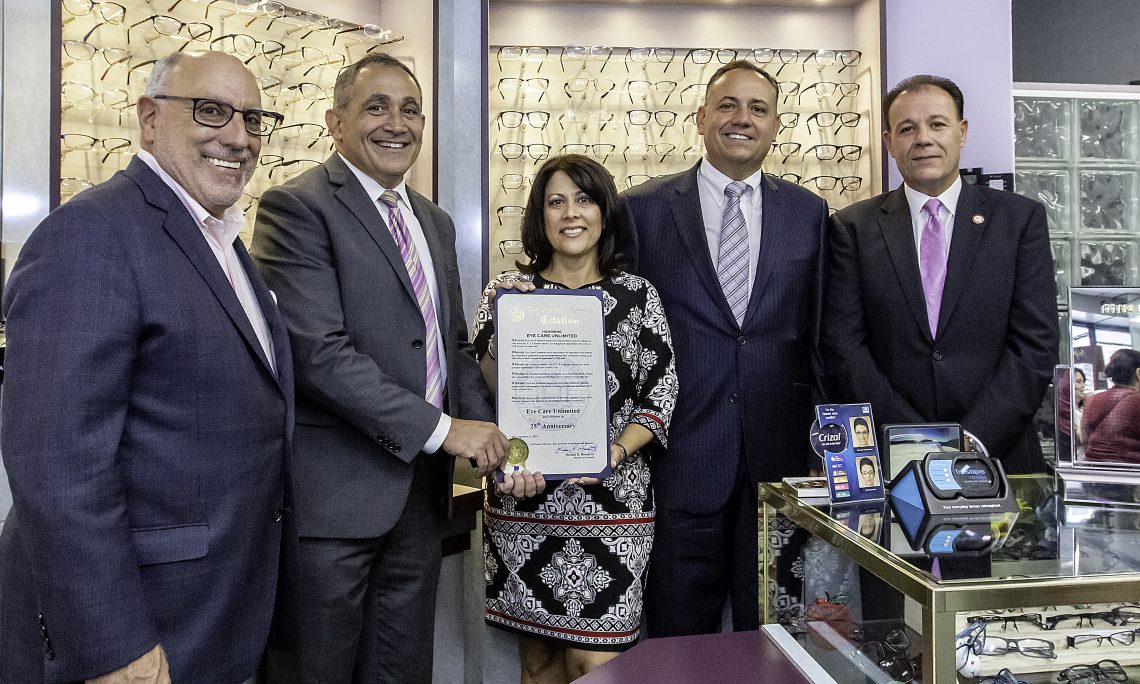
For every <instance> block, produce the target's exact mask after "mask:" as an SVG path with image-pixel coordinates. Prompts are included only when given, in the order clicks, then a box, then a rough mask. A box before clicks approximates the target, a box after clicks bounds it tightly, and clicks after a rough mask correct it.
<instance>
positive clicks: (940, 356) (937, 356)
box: [934, 351, 942, 361]
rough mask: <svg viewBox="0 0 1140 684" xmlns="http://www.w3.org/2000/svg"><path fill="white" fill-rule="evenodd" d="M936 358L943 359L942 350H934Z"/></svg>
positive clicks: (936, 359)
mask: <svg viewBox="0 0 1140 684" xmlns="http://www.w3.org/2000/svg"><path fill="white" fill-rule="evenodd" d="M934 360H935V361H941V360H942V352H940V351H936V352H934Z"/></svg>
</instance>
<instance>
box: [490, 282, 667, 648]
mask: <svg viewBox="0 0 1140 684" xmlns="http://www.w3.org/2000/svg"><path fill="white" fill-rule="evenodd" d="M525 279H532V278H531V276H528V275H523V274H521V273H518V272H508V273H504V274H502V275H500V276H498V277H497V278H495V279H494V280H492V281H491V282H490V283H489V284H488V285H487V288H486V289H485V290H484V291H483V301H482V303H481V304H480V306H479V311H478V312H477V314H476V317H475V325H474V331H473V332H474V334H475V340H474V342H475V349H476V352H477V353H478V355H479V356H480V358H482V355H483V354H485V353H486V350H487V344H488V341H489V339H490V337H491V335H492V334H493V333H494V328H493V325H494V323H493V321H492V320H491V302H492V300H493V298H494V293H495V288H496V287H500V286H502V285H503V284H504V283H509V282H513V281H516V280H525ZM533 281H534V283H535V285H536V286H537V287H540V288H559V287H565V286H563V285H560V284H558V283H552V282H548V281H546V280H544V279H543V278H542V277H541V276H534V277H533ZM586 287H587V288H591V289H599V290H601V291H602V292H603V295H604V300H603V312H604V315H605V331H606V362H607V364H608V366H609V368H608V372H607V378H606V381H607V383H608V385H609V403H610V425H609V440H610V443H611V444H612V443H613V441H614V440H615V439H617V437H618V436H619V435H620V434H621V431H622V430H623V429H624V428H625V426H626V425H627V424H629V423H630V422H634V423H637V424H638V425H641V426H643V427H645V428H646V429H648V430H649V431H651V432H652V433H653V435H654V437H655V438H656V440H657V441H658V442H660V443H661V445H662V446H664V445H665V444H666V440H667V434H668V429H669V420H670V418H671V417H672V415H673V407H674V405H675V404H676V401H677V372H676V368H675V366H674V363H673V347H672V341H671V338H670V336H669V325H668V323H666V321H665V312H664V309H663V308H662V306H661V298H660V297H659V296H658V294H657V290H655V289H654V288H653V286H652V285H650V284H649V283H648V282H647V281H646V280H644V279H643V278H639V277H638V276H634V275H630V274H627V273H619V274H618V275H615V276H613V277H609V278H604V279H602V280H601V281H599V282H597V283H594V284H591V285H587V286H586ZM556 485H557V486H556ZM649 485H650V483H649V464H648V463H647V462H646V457H645V454H644V450H639V451H637V452H634V453H631V454H629V457H628V458H626V459H625V460H624V461H622V462H621V464H619V465H618V467H617V468H615V469H614V471H613V474H612V475H611V476H610V477H608V478H606V479H605V480H603V481H602V483H601V484H598V485H589V486H585V487H580V486H578V485H573V484H569V483H567V482H564V481H560V482H549V483H548V487H547V490H546V491H545V492H543V493H542V494H540V495H539V496H537V497H534V498H530V499H515V498H514V497H511V496H501V495H499V494H498V492H497V491H496V489H495V488H494V487H493V486H488V488H487V489H488V491H487V504H486V507H485V508H484V518H483V520H484V522H483V562H484V574H485V578H486V581H487V613H486V618H487V621H488V622H489V623H490V624H492V625H495V626H498V627H503V628H506V629H511V630H515V631H518V632H522V633H525V634H527V635H530V636H540V637H548V638H552V639H556V640H559V641H562V642H565V644H564V645H567V646H572V647H574V648H581V649H587V650H597V651H619V650H624V649H626V648H628V647H630V646H632V645H633V644H634V643H636V641H637V638H638V635H639V632H640V625H641V608H642V594H643V590H644V587H645V571H646V567H647V566H648V564H649V551H650V549H651V548H652V547H653V519H654V512H653V491H652V489H650V486H649Z"/></svg>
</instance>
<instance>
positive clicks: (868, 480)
mask: <svg viewBox="0 0 1140 684" xmlns="http://www.w3.org/2000/svg"><path fill="white" fill-rule="evenodd" d="M815 412H816V418H817V419H818V427H817V428H816V429H815V431H814V432H813V434H812V442H813V445H814V446H816V447H818V448H817V451H819V453H820V454H821V455H822V456H823V467H824V472H825V474H826V475H827V484H828V489H829V490H830V493H831V501H832V503H836V504H842V503H847V502H851V501H874V500H876V499H882V498H884V496H885V490H884V487H883V477H882V471H881V470H880V468H879V446H878V443H877V440H876V437H875V421H874V419H873V418H872V416H871V405H870V404H820V405H819V406H816V407H815Z"/></svg>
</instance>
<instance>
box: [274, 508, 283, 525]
mask: <svg viewBox="0 0 1140 684" xmlns="http://www.w3.org/2000/svg"><path fill="white" fill-rule="evenodd" d="M284 517H285V509H283V508H278V509H277V510H275V511H273V522H275V523H279V522H281V519H282V518H284Z"/></svg>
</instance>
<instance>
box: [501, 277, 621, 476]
mask: <svg viewBox="0 0 1140 684" xmlns="http://www.w3.org/2000/svg"><path fill="white" fill-rule="evenodd" d="M495 338H496V340H497V342H496V344H497V349H496V353H495V355H496V358H497V361H498V407H497V410H498V422H499V429H500V430H502V431H503V434H505V435H506V436H507V437H508V438H509V439H510V453H509V455H508V458H507V463H506V464H505V465H504V467H503V470H504V471H506V472H511V471H514V470H521V469H523V468H525V469H527V470H530V471H531V472H534V471H538V472H541V473H542V474H543V476H545V477H546V479H548V480H552V479H553V480H558V479H566V478H570V477H606V476H608V475H609V473H610V450H609V435H608V429H607V426H608V423H609V415H610V412H609V400H608V399H609V394H608V392H607V386H606V333H605V329H604V327H603V313H602V293H601V292H600V291H598V290H562V289H540V290H534V291H533V292H527V293H521V292H517V291H515V290H498V291H497V292H496V293H495Z"/></svg>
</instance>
